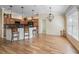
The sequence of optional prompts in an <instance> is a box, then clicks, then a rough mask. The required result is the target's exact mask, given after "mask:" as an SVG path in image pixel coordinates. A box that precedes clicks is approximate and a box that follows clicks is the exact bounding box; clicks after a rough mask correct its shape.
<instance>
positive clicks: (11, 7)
mask: <svg viewBox="0 0 79 59" xmlns="http://www.w3.org/2000/svg"><path fill="white" fill-rule="evenodd" d="M9 7H10V10H11V12H10V17H11V16H12V9H13V6H12V5H10V6H9Z"/></svg>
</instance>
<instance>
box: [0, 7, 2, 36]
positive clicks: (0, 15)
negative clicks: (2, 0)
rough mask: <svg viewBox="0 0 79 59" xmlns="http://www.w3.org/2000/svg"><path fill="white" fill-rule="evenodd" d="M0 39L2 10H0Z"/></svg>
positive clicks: (0, 33) (0, 34)
mask: <svg viewBox="0 0 79 59" xmlns="http://www.w3.org/2000/svg"><path fill="white" fill-rule="evenodd" d="M0 37H2V9H1V8H0Z"/></svg>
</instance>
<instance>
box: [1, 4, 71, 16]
mask: <svg viewBox="0 0 79 59" xmlns="http://www.w3.org/2000/svg"><path fill="white" fill-rule="evenodd" d="M21 6H23V7H24V9H23V10H24V11H23V12H24V15H25V16H31V15H32V9H34V10H35V13H39V14H41V13H49V7H50V6H51V7H52V12H54V13H59V14H63V13H65V11H66V9H67V8H68V7H69V5H13V8H12V9H13V10H12V11H13V12H16V13H19V14H22V9H21ZM0 8H6V9H10V7H9V5H0Z"/></svg>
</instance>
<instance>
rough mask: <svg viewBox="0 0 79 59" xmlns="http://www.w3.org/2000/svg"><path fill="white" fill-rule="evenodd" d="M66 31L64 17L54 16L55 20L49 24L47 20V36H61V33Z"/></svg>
mask: <svg viewBox="0 0 79 59" xmlns="http://www.w3.org/2000/svg"><path fill="white" fill-rule="evenodd" d="M63 29H64V17H63V16H62V15H59V14H54V19H53V20H52V21H51V22H49V20H48V19H47V20H46V34H49V35H60V31H62V30H63Z"/></svg>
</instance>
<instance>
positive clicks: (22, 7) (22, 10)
mask: <svg viewBox="0 0 79 59" xmlns="http://www.w3.org/2000/svg"><path fill="white" fill-rule="evenodd" d="M21 9H22V19H23V13H24V12H23V9H24V7H23V6H22V7H21Z"/></svg>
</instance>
